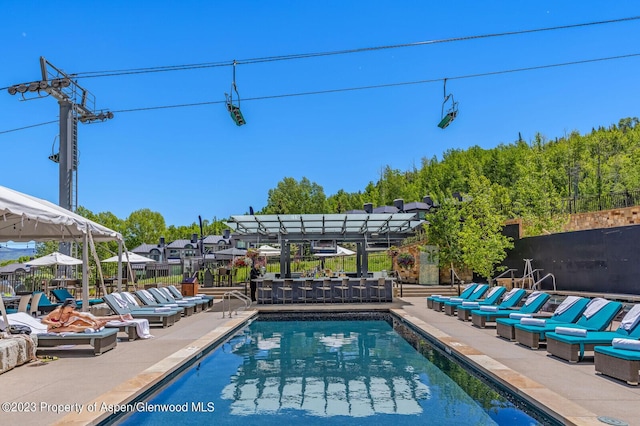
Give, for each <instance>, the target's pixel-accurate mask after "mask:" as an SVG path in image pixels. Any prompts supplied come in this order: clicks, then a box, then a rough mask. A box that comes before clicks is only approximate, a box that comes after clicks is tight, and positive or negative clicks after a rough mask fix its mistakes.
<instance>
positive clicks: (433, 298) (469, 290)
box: [427, 283, 478, 310]
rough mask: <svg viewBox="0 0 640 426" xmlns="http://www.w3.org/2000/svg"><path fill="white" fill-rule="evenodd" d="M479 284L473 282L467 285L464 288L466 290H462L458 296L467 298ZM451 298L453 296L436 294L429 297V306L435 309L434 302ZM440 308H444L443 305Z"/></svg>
mask: <svg viewBox="0 0 640 426" xmlns="http://www.w3.org/2000/svg"><path fill="white" fill-rule="evenodd" d="M477 286H478V284H475V283H471V284H469V285H467V286H466V287H465V288H464V290H462V293H460V296H458V297H460V298H462V299H466V298H467V297H469V295H470V294H471V293H473V289H475V288H476V287H477ZM449 299H451V298H450V297H443V296H436V295H433V296H430V297H427V308H429V309H434V307H433V303H434V302H436V301H438V302H439V301H444V300H449ZM440 310H442V306H441V307H440Z"/></svg>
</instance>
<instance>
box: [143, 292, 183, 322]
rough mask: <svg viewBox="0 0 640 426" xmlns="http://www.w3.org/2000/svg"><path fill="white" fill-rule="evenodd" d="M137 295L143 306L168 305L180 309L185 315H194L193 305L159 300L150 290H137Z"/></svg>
mask: <svg viewBox="0 0 640 426" xmlns="http://www.w3.org/2000/svg"><path fill="white" fill-rule="evenodd" d="M136 297H137V298H138V299H139V300H140V301H141V302H142V304H143V306H141V308H157V307H165V306H168V307H170V308H172V309H178V310H179V311H180V313H181V314H182V315H183V316H185V317H188V316H191V315H193V312H194V308H193V307H192V306H179V305H178V304H177V303H171V302H164V301H163V302H159V301H158V300H157V299H156V298H155V297H154V296H153V294H152V293H151V292H150V291H149V290H137V291H136Z"/></svg>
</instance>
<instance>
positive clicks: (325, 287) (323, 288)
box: [317, 278, 333, 303]
mask: <svg viewBox="0 0 640 426" xmlns="http://www.w3.org/2000/svg"><path fill="white" fill-rule="evenodd" d="M332 288H333V287H332V286H331V279H330V278H325V279H323V280H322V284H320V286H319V287H318V289H317V290H318V291H320V292H321V294H322V303H326V302H327V291H328V292H329V300H331V290H332Z"/></svg>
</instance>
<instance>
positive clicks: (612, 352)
mask: <svg viewBox="0 0 640 426" xmlns="http://www.w3.org/2000/svg"><path fill="white" fill-rule="evenodd" d="M593 350H594V352H596V354H597V353H601V354H604V355H609V356H611V357H615V358H620V359H624V360H627V361H640V351H633V350H629V349H619V348H614V347H613V346H596V347H595V348H594V349H593Z"/></svg>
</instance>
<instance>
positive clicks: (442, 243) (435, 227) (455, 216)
mask: <svg viewBox="0 0 640 426" xmlns="http://www.w3.org/2000/svg"><path fill="white" fill-rule="evenodd" d="M424 228H425V231H426V236H427V244H430V245H435V246H438V263H439V266H440V267H441V268H450V269H451V270H452V271H456V270H458V271H459V270H460V269H461V268H463V267H464V260H463V257H462V244H461V240H460V232H461V230H462V211H461V209H460V206H459V204H458V202H457V201H456V200H454V199H453V198H451V197H446V198H440V205H439V207H438V209H437V210H436V211H435V212H434V213H432V214H430V215H429V218H428V221H427V222H426V223H425V224H424ZM452 284H453V283H452Z"/></svg>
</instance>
